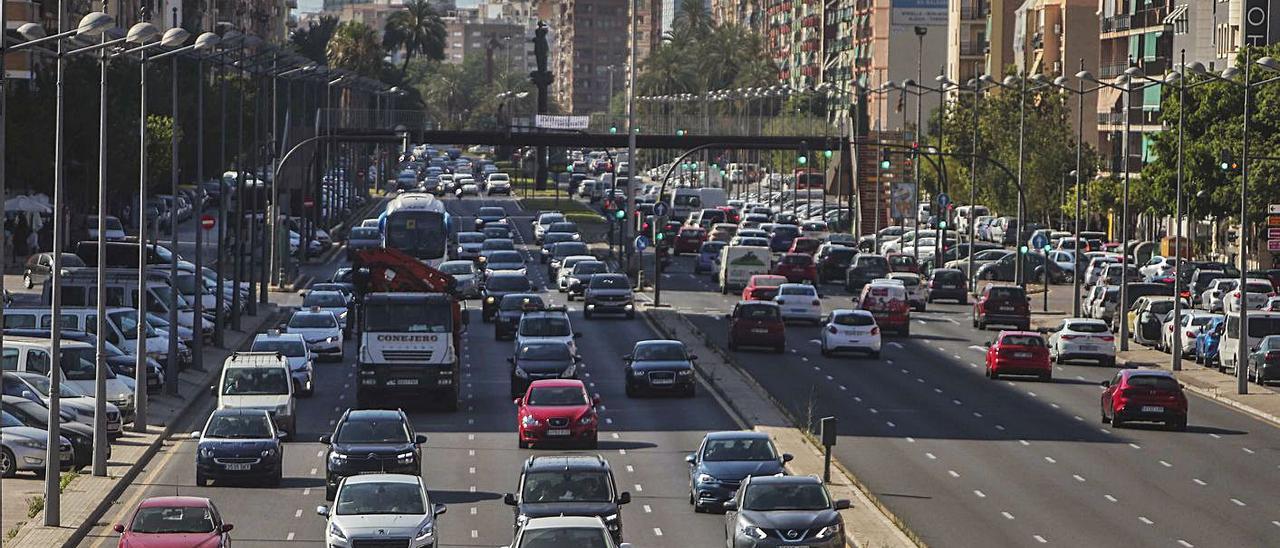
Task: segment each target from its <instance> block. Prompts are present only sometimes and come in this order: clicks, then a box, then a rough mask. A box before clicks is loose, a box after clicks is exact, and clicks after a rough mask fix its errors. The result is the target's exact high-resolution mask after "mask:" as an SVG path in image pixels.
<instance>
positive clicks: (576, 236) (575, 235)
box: [573, 232, 582, 240]
mask: <svg viewBox="0 0 1280 548" xmlns="http://www.w3.org/2000/svg"><path fill="white" fill-rule="evenodd" d="M573 239H575V240H581V239H582V235H581V234H578V233H576V232H575V233H574V234H573Z"/></svg>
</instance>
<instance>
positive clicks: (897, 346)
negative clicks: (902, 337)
mask: <svg viewBox="0 0 1280 548" xmlns="http://www.w3.org/2000/svg"><path fill="white" fill-rule="evenodd" d="M889 346H892V347H894V348H902V343H900V342H897V341H889Z"/></svg>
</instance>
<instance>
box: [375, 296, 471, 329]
mask: <svg viewBox="0 0 1280 548" xmlns="http://www.w3.org/2000/svg"><path fill="white" fill-rule="evenodd" d="M365 309H366V311H367V312H366V314H365V315H364V316H365V318H364V323H365V331H368V332H371V333H449V332H452V331H453V309H452V308H450V305H449V304H447V303H445V302H443V301H437V302H433V303H430V304H425V305H424V304H422V303H416V302H394V301H393V302H379V303H373V304H366V305H365Z"/></svg>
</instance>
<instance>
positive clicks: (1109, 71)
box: [1098, 63, 1129, 79]
mask: <svg viewBox="0 0 1280 548" xmlns="http://www.w3.org/2000/svg"><path fill="white" fill-rule="evenodd" d="M1127 68H1129V64H1128V63H1114V64H1110V65H1102V66H1101V67H1098V77H1099V78H1104V79H1105V78H1115V77H1116V76H1120V75H1121V74H1124V71H1125V69H1127Z"/></svg>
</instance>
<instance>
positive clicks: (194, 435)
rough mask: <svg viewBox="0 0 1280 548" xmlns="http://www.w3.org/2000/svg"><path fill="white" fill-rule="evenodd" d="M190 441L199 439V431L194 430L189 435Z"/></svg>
mask: <svg viewBox="0 0 1280 548" xmlns="http://www.w3.org/2000/svg"><path fill="white" fill-rule="evenodd" d="M191 439H193V440H198V439H200V431H199V430H196V431H195V432H192V433H191Z"/></svg>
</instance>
